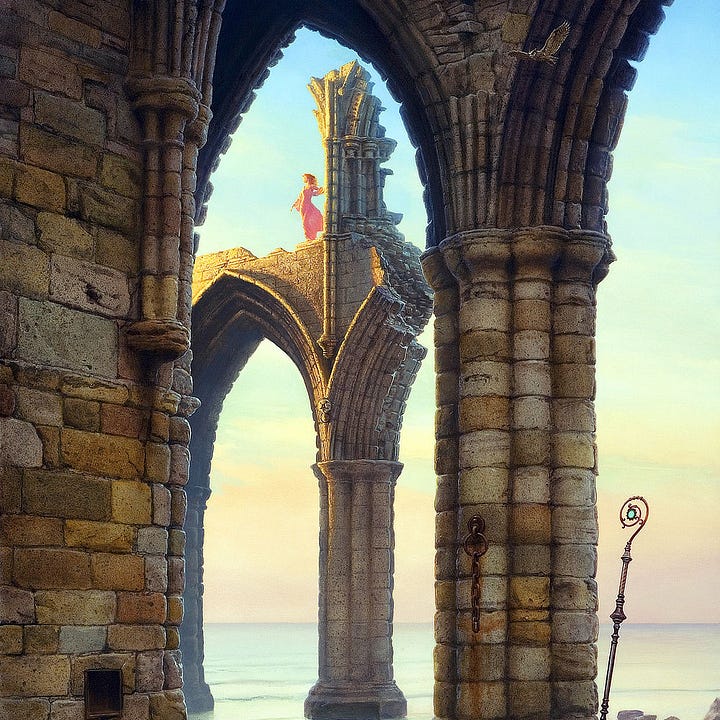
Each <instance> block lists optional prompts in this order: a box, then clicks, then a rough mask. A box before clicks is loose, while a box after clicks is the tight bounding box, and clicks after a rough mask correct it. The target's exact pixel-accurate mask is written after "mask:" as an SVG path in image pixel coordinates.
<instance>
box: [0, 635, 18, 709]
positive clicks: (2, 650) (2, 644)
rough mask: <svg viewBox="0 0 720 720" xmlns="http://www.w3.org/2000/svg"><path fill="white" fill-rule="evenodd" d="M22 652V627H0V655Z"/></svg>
mask: <svg viewBox="0 0 720 720" xmlns="http://www.w3.org/2000/svg"><path fill="white" fill-rule="evenodd" d="M22 651H23V627H22V625H0V655H19V654H20V653H21V652H22ZM0 717H1V716H0Z"/></svg>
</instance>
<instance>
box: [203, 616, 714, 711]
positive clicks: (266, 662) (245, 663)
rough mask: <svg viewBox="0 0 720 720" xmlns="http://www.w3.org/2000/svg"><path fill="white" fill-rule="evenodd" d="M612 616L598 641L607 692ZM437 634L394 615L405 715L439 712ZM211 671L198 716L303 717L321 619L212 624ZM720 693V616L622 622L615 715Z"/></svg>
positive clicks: (682, 707) (691, 705) (691, 704)
mask: <svg viewBox="0 0 720 720" xmlns="http://www.w3.org/2000/svg"><path fill="white" fill-rule="evenodd" d="M611 631H612V628H611V626H604V625H601V631H600V640H599V641H598V667H599V676H600V677H599V683H600V688H599V694H600V696H601V697H602V692H603V683H604V678H605V668H606V666H607V657H608V650H609V646H610V634H611ZM433 645H434V640H433V631H432V626H431V625H429V624H403V623H396V624H395V628H394V634H393V647H394V668H395V680H396V682H397V684H398V686H399V687H400V689H401V690H402V691H403V693H404V694H405V697H406V698H407V704H408V720H432V717H433V711H432V687H433V663H432V650H433ZM205 679H206V680H207V682H208V683H209V685H210V688H211V690H212V693H213V696H214V698H215V709H214V710H213V711H212V712H206V713H198V714H194V715H191V718H192V720H302V717H303V702H304V700H305V697H306V696H307V693H308V690H309V689H310V687H311V686H312V685H313V684H314V683H315V681H316V679H317V626H316V625H315V624H294V623H293V624H245V623H243V624H206V625H205ZM715 698H720V625H692V624H683V625H641V624H635V625H623V626H622V628H621V631H620V642H619V645H618V649H617V658H616V661H615V672H614V676H613V681H612V693H611V695H610V708H609V712H608V718H615V717H616V716H617V713H618V711H620V710H643V711H644V712H645V713H646V714H652V715H657V717H658V720H663V719H664V718H668V717H671V716H674V717H677V718H679V719H680V720H703V718H704V717H705V714H706V713H707V711H708V710H709V708H710V706H711V705H712V703H713V701H714V700H715Z"/></svg>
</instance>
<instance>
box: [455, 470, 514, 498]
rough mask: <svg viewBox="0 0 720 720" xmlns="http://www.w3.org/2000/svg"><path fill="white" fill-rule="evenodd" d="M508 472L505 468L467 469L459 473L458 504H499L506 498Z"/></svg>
mask: <svg viewBox="0 0 720 720" xmlns="http://www.w3.org/2000/svg"><path fill="white" fill-rule="evenodd" d="M508 482H509V471H508V469H507V468H496V467H478V468H467V469H464V470H462V472H461V473H460V498H459V499H460V503H461V504H463V505H474V504H478V503H499V502H503V501H504V500H505V499H506V498H507V493H508Z"/></svg>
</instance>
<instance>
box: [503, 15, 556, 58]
mask: <svg viewBox="0 0 720 720" xmlns="http://www.w3.org/2000/svg"><path fill="white" fill-rule="evenodd" d="M569 34H570V23H569V22H567V20H566V21H565V22H564V23H563V24H562V25H558V26H557V27H556V28H555V29H554V30H553V31H552V32H551V33H550V34H549V35H548V38H547V40H546V41H545V44H544V45H543V46H542V47H541V48H534V49H533V50H530V52H525V51H524V50H511V51H510V55H514V56H515V57H522V58H529V59H530V60H536V61H538V62H548V63H550V64H551V65H554V64H555V63H556V62H557V55H555V53H556V52H557V51H558V50H559V49H560V46H561V45H562V44H563V43H564V42H565V40H566V39H567V36H568V35H569Z"/></svg>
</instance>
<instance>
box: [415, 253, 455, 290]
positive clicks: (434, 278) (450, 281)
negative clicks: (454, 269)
mask: <svg viewBox="0 0 720 720" xmlns="http://www.w3.org/2000/svg"><path fill="white" fill-rule="evenodd" d="M420 262H421V263H422V269H423V274H424V275H425V279H426V280H427V282H428V285H430V287H431V288H432V289H433V290H435V291H436V292H437V291H438V290H445V289H446V288H449V287H453V286H454V285H455V284H456V280H455V277H454V275H453V274H452V273H451V272H450V270H448V266H447V265H446V264H445V259H444V258H443V255H442V253H441V252H440V249H439V248H437V247H431V248H429V249H428V250H426V251H425V252H424V253H423V254H422V255H421V256H420Z"/></svg>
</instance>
